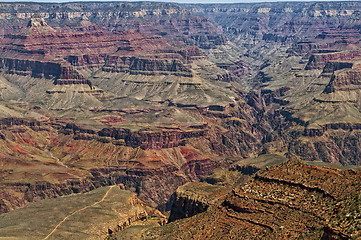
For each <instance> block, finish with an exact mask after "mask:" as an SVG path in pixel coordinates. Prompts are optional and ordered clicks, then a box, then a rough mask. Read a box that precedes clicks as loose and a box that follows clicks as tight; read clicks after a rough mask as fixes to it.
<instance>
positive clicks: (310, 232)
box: [143, 160, 360, 239]
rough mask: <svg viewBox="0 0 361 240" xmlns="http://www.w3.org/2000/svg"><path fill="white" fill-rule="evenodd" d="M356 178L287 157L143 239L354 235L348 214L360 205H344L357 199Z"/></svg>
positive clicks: (357, 174)
mask: <svg viewBox="0 0 361 240" xmlns="http://www.w3.org/2000/svg"><path fill="white" fill-rule="evenodd" d="M359 178H360V171H355V170H344V171H341V170H337V169H335V168H330V167H324V168H321V167H312V166H308V165H305V164H304V163H301V162H299V161H294V160H291V161H288V162H286V163H284V164H281V165H279V166H275V167H269V168H267V169H266V170H263V171H260V172H259V173H257V174H256V175H255V177H254V180H253V181H251V182H250V183H248V184H246V185H243V186H239V187H236V188H235V189H234V190H233V191H232V193H231V194H229V195H228V196H227V197H226V199H225V200H224V201H222V202H221V203H219V204H216V206H213V207H210V208H208V210H207V211H205V212H204V213H202V214H198V215H196V216H193V217H191V218H188V219H183V220H180V221H177V222H173V223H170V224H167V225H165V226H163V227H159V228H153V229H151V230H148V231H147V232H146V233H145V234H143V238H144V239H151V238H152V237H156V238H158V239H166V238H169V237H172V236H177V237H184V238H188V237H190V234H192V237H193V238H195V239H202V238H203V236H204V235H205V234H206V235H207V237H209V238H224V237H237V238H252V239H263V238H276V239H278V238H288V239H298V238H300V237H305V238H316V239H327V238H337V239H338V238H341V239H347V238H351V234H352V237H356V238H357V237H359V234H360V233H359V231H358V230H357V227H356V226H357V225H358V224H359V220H358V219H357V218H354V217H348V216H356V215H357V214H359V208H356V209H354V208H352V210H351V208H349V207H346V206H354V205H355V204H357V203H356V202H357V201H358V200H356V199H358V198H359V191H360V185H359V184H357V183H358V181H359ZM355 183H356V184H355ZM355 201H356V202H355ZM346 212H348V213H346ZM345 214H346V215H345ZM230 222H231V223H232V224H229V223H230ZM185 229H188V230H189V231H184V230H185ZM250 229H252V231H250ZM295 229H297V231H295Z"/></svg>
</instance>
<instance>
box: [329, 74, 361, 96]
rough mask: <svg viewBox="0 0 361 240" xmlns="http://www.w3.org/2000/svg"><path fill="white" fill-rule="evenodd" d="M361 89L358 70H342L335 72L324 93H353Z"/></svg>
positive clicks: (360, 78)
mask: <svg viewBox="0 0 361 240" xmlns="http://www.w3.org/2000/svg"><path fill="white" fill-rule="evenodd" d="M359 89H361V71H360V70H358V69H351V68H347V69H343V70H338V71H335V72H334V74H333V75H332V77H331V80H330V83H329V84H328V85H327V86H326V88H325V90H324V92H325V93H332V92H336V91H353V90H359Z"/></svg>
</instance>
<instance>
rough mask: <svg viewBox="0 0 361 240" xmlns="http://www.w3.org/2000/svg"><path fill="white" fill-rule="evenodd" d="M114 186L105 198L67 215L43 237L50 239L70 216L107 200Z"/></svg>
mask: <svg viewBox="0 0 361 240" xmlns="http://www.w3.org/2000/svg"><path fill="white" fill-rule="evenodd" d="M113 187H115V185H113V186H109V189H108V190H107V192H106V193H105V194H104V196H103V198H102V199H100V200H99V201H97V202H95V203H93V204H92V205H88V206H85V207H83V208H80V209H78V210H76V211H75V212H73V213H71V214H69V215H68V216H66V217H65V218H64V219H63V220H61V221H60V222H59V223H58V224H57V225H56V226H55V228H54V229H53V230H52V231H51V232H50V233H49V234H48V235H47V236H46V237H45V238H43V240H45V239H49V237H50V236H51V235H52V234H53V233H54V232H55V231H56V230H57V229H58V228H59V227H60V226H61V224H63V223H64V222H65V221H66V220H67V219H68V218H70V217H71V216H74V215H75V214H77V213H79V212H81V211H83V210H85V209H87V208H90V207H93V206H95V205H97V204H99V203H101V202H103V201H104V200H105V198H106V197H107V196H108V194H109V192H110V190H112V188H113Z"/></svg>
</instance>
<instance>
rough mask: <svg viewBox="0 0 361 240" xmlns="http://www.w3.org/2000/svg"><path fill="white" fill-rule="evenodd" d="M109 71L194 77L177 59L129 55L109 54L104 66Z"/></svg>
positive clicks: (104, 69)
mask: <svg viewBox="0 0 361 240" xmlns="http://www.w3.org/2000/svg"><path fill="white" fill-rule="evenodd" d="M102 70H103V71H107V72H129V73H130V74H141V73H143V74H146V75H147V73H148V74H150V75H155V74H159V73H160V74H167V75H168V74H174V75H179V76H185V77H192V73H191V70H190V69H189V68H188V67H186V66H185V65H184V64H183V63H182V61H180V60H177V59H173V60H172V59H149V58H142V57H129V56H109V58H108V59H107V61H106V63H105V65H104V66H103V68H102Z"/></svg>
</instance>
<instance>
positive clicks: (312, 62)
mask: <svg viewBox="0 0 361 240" xmlns="http://www.w3.org/2000/svg"><path fill="white" fill-rule="evenodd" d="M359 56H360V51H358V50H354V51H343V52H331V53H318V54H312V55H311V56H310V58H309V60H308V63H307V65H306V67H305V70H312V69H323V68H324V67H325V65H326V64H327V62H329V61H331V60H348V59H352V58H355V57H359Z"/></svg>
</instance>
